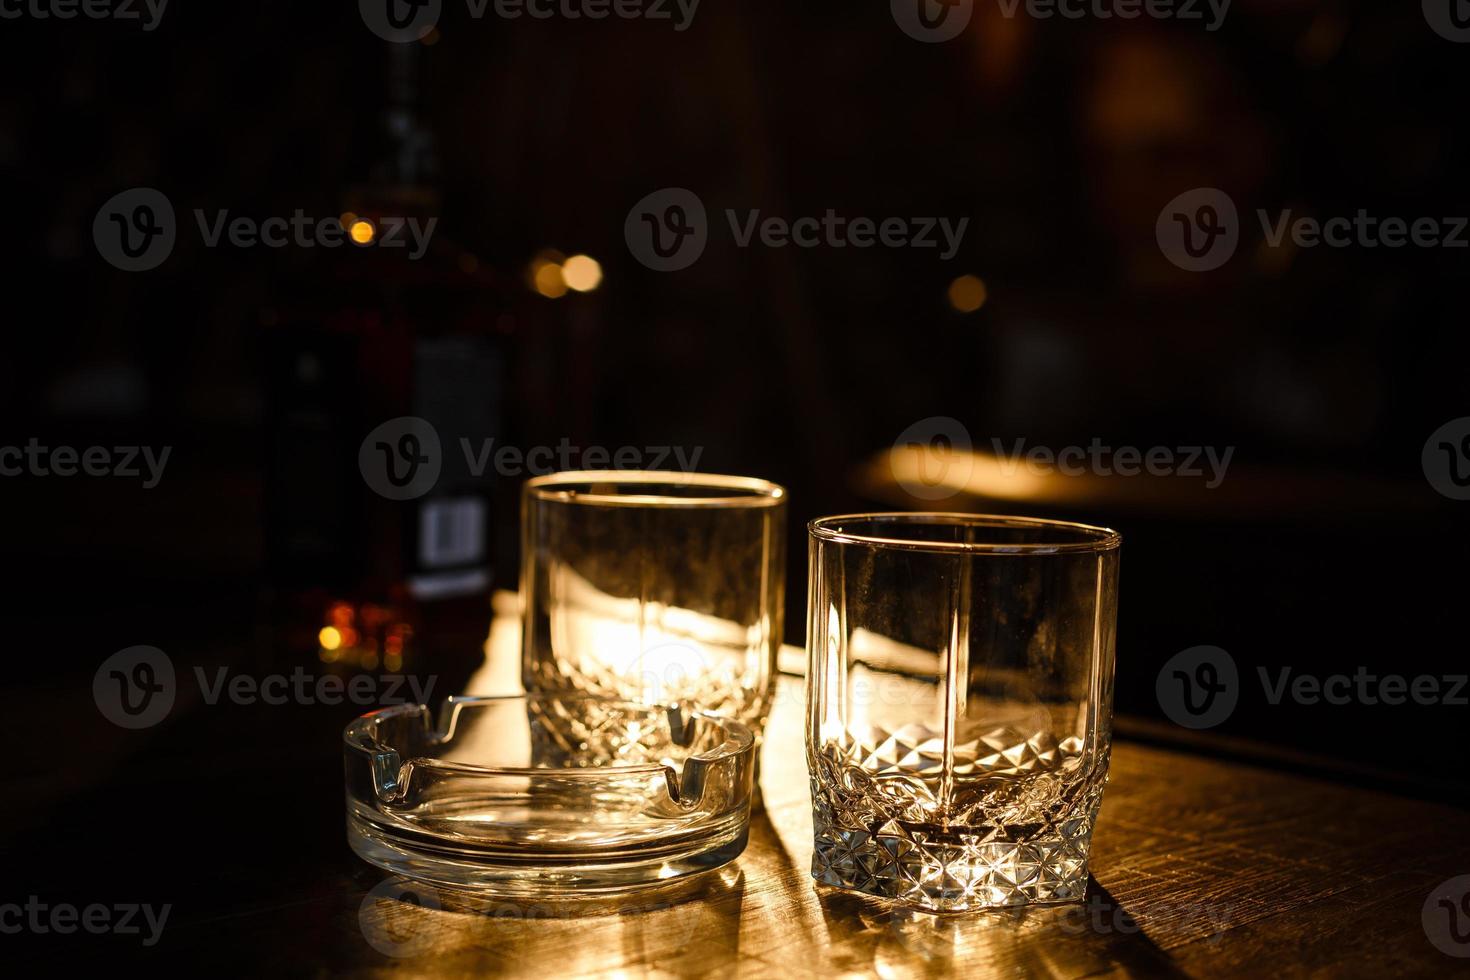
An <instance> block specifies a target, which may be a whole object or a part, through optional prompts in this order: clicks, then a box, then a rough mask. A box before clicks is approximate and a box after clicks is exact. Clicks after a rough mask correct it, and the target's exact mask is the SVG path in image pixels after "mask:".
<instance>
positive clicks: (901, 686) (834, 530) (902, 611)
mask: <svg viewBox="0 0 1470 980" xmlns="http://www.w3.org/2000/svg"><path fill="white" fill-rule="evenodd" d="M808 530H809V532H810V556H811V565H810V583H809V584H810V591H809V608H808V614H807V615H808V621H807V630H808V633H807V650H808V658H809V666H808V671H807V692H806V693H807V721H806V749H807V763H808V768H809V770H810V773H811V787H812V807H813V825H814V836H815V852H814V854H813V857H812V876H813V877H814V878H815V879H816V880H817V881H818V882H819V883H822V884H826V885H834V886H837V887H839V888H848V889H853V890H855V891H860V892H866V893H868V894H871V895H878V896H882V897H884V898H889V899H894V900H897V901H899V902H902V903H905V904H908V905H912V906H916V907H919V908H923V909H928V910H933V911H957V910H964V909H981V908H992V907H996V906H1006V905H1026V904H1032V903H1053V902H1064V901H1071V900H1075V899H1080V898H1082V896H1083V894H1084V892H1085V890H1086V883H1087V860H1088V852H1089V849H1090V845H1091V841H1092V829H1093V825H1094V821H1095V819H1096V817H1097V812H1098V805H1099V802H1100V801H1101V798H1102V790H1103V785H1104V783H1106V781H1107V770H1108V748H1109V744H1110V739H1111V725H1112V699H1113V632H1114V625H1115V622H1116V618H1117V605H1118V552H1119V545H1120V542H1121V539H1120V537H1119V535H1118V534H1117V533H1116V532H1114V531H1111V530H1107V529H1105V528H1095V527H1088V526H1085V525H1081V524H1069V523H1062V522H1057V521H1043V520H1031V519H1022V518H1011V517H990V516H981V515H965V514H860V515H851V516H845V517H827V518H822V519H821V520H817V521H813V522H812V523H811V524H810V525H809V526H808Z"/></svg>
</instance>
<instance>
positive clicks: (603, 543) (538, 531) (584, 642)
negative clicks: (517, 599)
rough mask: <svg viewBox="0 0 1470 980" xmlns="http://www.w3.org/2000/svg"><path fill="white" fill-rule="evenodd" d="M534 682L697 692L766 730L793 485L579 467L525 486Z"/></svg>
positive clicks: (526, 664) (525, 602)
mask: <svg viewBox="0 0 1470 980" xmlns="http://www.w3.org/2000/svg"><path fill="white" fill-rule="evenodd" d="M521 514H522V535H521V548H522V553H521V603H522V606H521V609H522V633H521V654H522V659H521V665H522V681H523V683H524V684H525V687H526V689H527V690H534V691H549V692H574V691H577V692H584V693H588V694H595V695H597V696H600V697H611V698H618V699H621V700H627V701H635V702H639V703H642V704H652V705H658V704H674V703H690V704H693V705H694V706H695V707H697V708H699V709H701V710H705V711H712V712H716V713H718V714H722V715H726V716H728V717H732V718H734V719H736V720H737V721H740V722H742V723H743V724H745V725H746V726H747V727H749V728H750V730H751V731H752V732H754V733H756V735H757V738H759V735H760V732H761V731H762V727H763V725H764V723H765V718H766V714H767V712H768V711H769V708H770V703H771V698H772V694H773V692H774V689H775V688H774V685H775V680H776V670H775V668H776V654H777V653H778V651H779V650H780V647H781V637H782V633H781V630H782V612H783V608H784V604H785V589H786V491H785V490H784V489H783V488H781V487H780V486H777V485H776V484H774V483H770V482H768V481H766V480H758V479H753V478H750V477H739V476H717V475H713V474H706V473H679V472H664V471H629V470H606V471H575V472H565V473H555V474H551V475H549V476H543V477H538V478H536V479H533V480H530V481H528V482H527V483H526V485H525V490H524V493H523V497H522V508H521Z"/></svg>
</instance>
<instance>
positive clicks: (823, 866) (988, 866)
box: [812, 809, 1092, 912]
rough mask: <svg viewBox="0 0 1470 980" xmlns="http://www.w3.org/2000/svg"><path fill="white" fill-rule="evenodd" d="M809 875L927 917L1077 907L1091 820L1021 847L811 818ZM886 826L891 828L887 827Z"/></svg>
mask: <svg viewBox="0 0 1470 980" xmlns="http://www.w3.org/2000/svg"><path fill="white" fill-rule="evenodd" d="M813 821H814V830H815V850H814V851H813V853H812V877H813V878H814V879H816V881H817V883H818V884H822V885H832V886H834V887H836V888H846V889H849V890H852V891H857V892H863V893H864V894H867V895H876V896H878V897H879V898H887V899H892V900H894V901H897V902H901V903H903V904H905V905H910V906H914V907H916V908H922V909H927V910H929V911H932V912H963V911H971V910H976V909H990V908H1006V907H1010V906H1016V905H1044V904H1054V903H1060V902H1074V901H1081V900H1082V898H1083V896H1084V895H1085V894H1086V892H1087V854H1088V850H1089V845H1090V844H1091V839H1092V821H1090V820H1086V819H1076V820H1068V821H1064V822H1063V823H1061V824H1059V825H1057V826H1056V827H1053V828H1052V829H1051V831H1050V832H1049V833H1048V834H1045V835H1040V836H1034V837H1029V838H1028V839H1027V840H1025V841H1024V842H1020V843H1018V842H1014V841H1000V840H994V839H989V838H987V837H984V836H981V835H979V834H947V835H943V836H941V835H939V834H926V833H923V832H920V831H909V832H901V833H898V834H873V833H870V832H868V831H866V830H849V829H846V828H844V827H840V826H838V825H837V824H835V823H833V822H831V821H830V820H829V819H826V818H824V815H823V814H822V813H821V812H820V809H819V810H818V812H817V813H815V814H814V815H813ZM890 826H891V825H890Z"/></svg>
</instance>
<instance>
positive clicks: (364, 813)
mask: <svg viewBox="0 0 1470 980" xmlns="http://www.w3.org/2000/svg"><path fill="white" fill-rule="evenodd" d="M343 740H344V743H345V745H344V750H343V754H344V758H345V764H346V777H347V836H348V840H349V842H350V843H351V845H352V849H353V850H354V851H355V852H357V854H358V856H360V857H362V858H363V859H364V860H366V861H368V862H369V863H371V864H375V865H377V866H378V867H380V868H384V869H386V870H389V871H392V872H394V873H396V874H400V875H404V876H406V877H410V878H415V879H418V880H420V881H426V882H429V883H432V884H436V885H442V886H447V887H450V888H462V889H470V890H474V891H481V892H486V893H490V894H503V895H513V896H531V895H534V896H546V895H555V894H569V893H573V892H576V893H585V892H589V891H615V890H620V889H624V888H630V887H635V886H638V885H643V884H657V883H660V882H668V881H670V880H671V879H675V878H681V877H684V876H686V875H691V874H695V873H698V872H700V871H706V870H709V869H711V868H716V867H719V866H720V865H722V864H725V863H727V862H729V861H731V860H732V859H734V858H735V857H736V856H738V855H739V854H740V852H741V851H743V850H745V841H746V836H747V834H748V831H749V827H750V797H751V781H752V770H753V766H754V761H755V760H754V755H755V753H754V747H753V746H754V741H755V740H754V738H753V736H752V735H751V733H750V730H749V729H748V728H746V727H745V726H744V725H742V724H740V723H739V722H737V721H734V720H732V719H728V718H721V717H719V716H717V715H713V714H710V713H708V712H703V711H698V710H693V709H691V708H688V707H685V706H677V705H671V706H664V707H651V706H649V705H642V704H636V703H633V702H626V701H616V700H607V699H602V698H598V697H594V696H590V695H576V694H527V695H517V696H512V697H451V698H449V699H448V701H447V702H445V705H444V708H443V711H442V712H441V714H440V718H439V724H438V726H437V727H436V726H435V725H434V724H433V721H432V718H431V715H430V711H429V708H428V707H427V706H426V705H421V704H409V705H399V706H396V707H392V708H385V709H383V710H381V711H374V712H372V713H370V714H367V715H363V716H362V717H361V718H358V719H357V720H356V721H354V722H352V724H350V725H348V726H347V730H346V731H345V732H344V733H343Z"/></svg>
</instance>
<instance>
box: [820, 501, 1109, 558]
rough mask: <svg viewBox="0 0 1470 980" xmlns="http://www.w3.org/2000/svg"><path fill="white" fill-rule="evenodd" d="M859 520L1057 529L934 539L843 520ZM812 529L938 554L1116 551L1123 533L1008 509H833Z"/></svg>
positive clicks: (839, 540) (842, 540)
mask: <svg viewBox="0 0 1470 980" xmlns="http://www.w3.org/2000/svg"><path fill="white" fill-rule="evenodd" d="M858 521H867V522H870V523H879V522H888V523H890V524H892V525H893V526H895V527H902V526H907V525H916V524H928V525H950V526H955V527H959V526H965V527H974V528H1027V529H1031V530H1045V531H1053V532H1056V534H1057V535H1058V538H1057V539H1056V540H1042V541H1031V542H1024V543H1016V542H1001V541H932V540H926V539H922V538H905V537H889V536H885V535H879V534H857V533H854V532H852V531H844V530H841V529H840V526H841V525H842V524H844V523H847V524H851V523H854V522H858ZM806 527H807V533H808V534H809V535H811V537H812V538H814V539H816V540H820V541H830V542H833V543H835V544H851V545H862V546H864V547H868V548H892V549H901V550H906V551H928V552H934V553H936V554H977V555H983V554H989V555H1055V554H1075V553H1079V552H1099V553H1100V552H1105V551H1116V550H1118V548H1119V547H1120V546H1121V545H1122V543H1123V535H1121V534H1119V533H1118V532H1117V531H1115V530H1113V529H1112V528H1110V527H1101V526H1098V525H1093V524H1082V523H1078V522H1076V521H1059V520H1052V519H1049V518H1045V517H1017V516H1014V515H1007V514H966V513H961V512H956V511H876V512H872V513H859V514H834V515H832V516H830V517H819V518H817V519H816V520H813V521H809V522H808V523H807V526H806Z"/></svg>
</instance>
